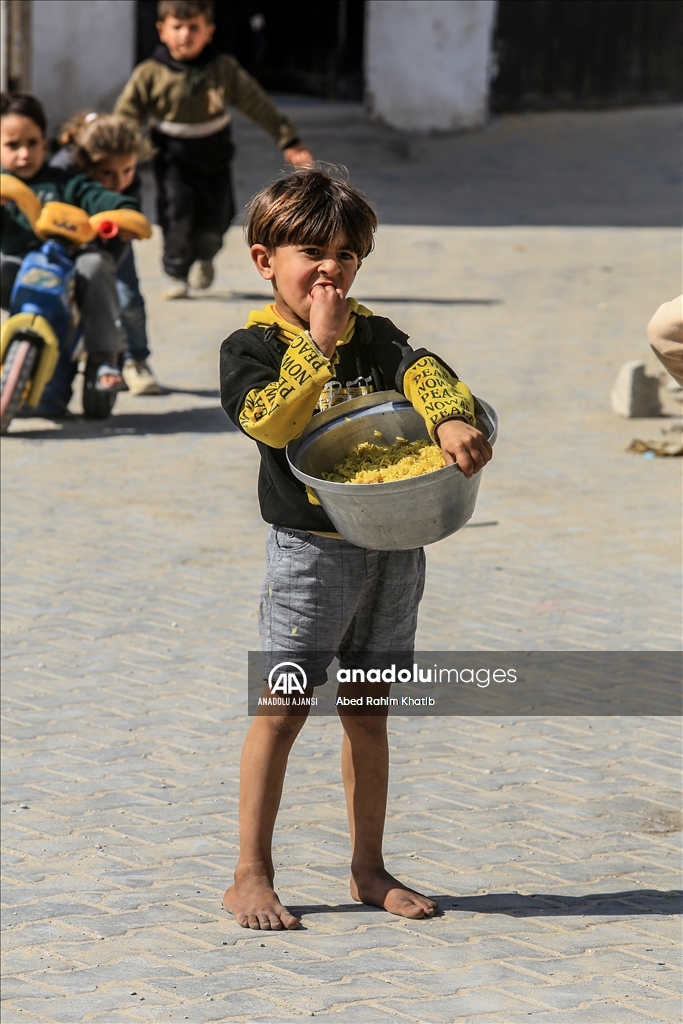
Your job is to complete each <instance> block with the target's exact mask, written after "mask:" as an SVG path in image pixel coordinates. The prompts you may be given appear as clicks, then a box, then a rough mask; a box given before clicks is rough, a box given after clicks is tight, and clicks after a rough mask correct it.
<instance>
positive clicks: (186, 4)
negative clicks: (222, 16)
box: [157, 0, 213, 25]
mask: <svg viewBox="0 0 683 1024" xmlns="http://www.w3.org/2000/svg"><path fill="white" fill-rule="evenodd" d="M200 14H202V15H203V16H204V20H205V21H206V22H207V24H209V25H213V4H212V3H211V2H210V0H160V2H159V3H158V4H157V21H166V19H167V18H177V19H178V20H179V21H185V20H187V19H188V18H196V17H198V16H199V15H200Z"/></svg>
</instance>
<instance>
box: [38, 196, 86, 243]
mask: <svg viewBox="0 0 683 1024" xmlns="http://www.w3.org/2000/svg"><path fill="white" fill-rule="evenodd" d="M33 230H34V231H35V233H36V234H37V235H38V238H41V239H42V240H43V241H45V240H46V239H48V238H52V237H54V236H55V235H58V236H59V237H60V238H66V239H68V240H69V241H70V242H72V243H73V244H74V245H85V244H86V243H87V242H92V240H93V238H95V236H96V231H95V229H94V228H93V226H92V224H91V223H90V218H89V217H88V215H87V213H86V212H85V210H81V208H80V207H79V206H71V204H70V203H45V206H44V207H43V209H42V210H41V213H40V217H39V218H38V220H37V221H36V222H35V224H34V226H33Z"/></svg>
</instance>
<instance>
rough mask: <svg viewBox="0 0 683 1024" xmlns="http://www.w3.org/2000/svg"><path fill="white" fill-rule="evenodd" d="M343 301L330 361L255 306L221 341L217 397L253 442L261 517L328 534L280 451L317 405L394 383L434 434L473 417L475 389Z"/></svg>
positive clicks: (295, 330)
mask: <svg viewBox="0 0 683 1024" xmlns="http://www.w3.org/2000/svg"><path fill="white" fill-rule="evenodd" d="M347 301H348V303H349V305H350V307H351V315H350V317H349V323H348V326H347V328H346V330H345V332H344V335H343V337H342V338H340V339H339V342H338V343H337V349H336V352H335V355H334V357H333V358H332V360H329V359H326V358H325V356H323V355H322V354H321V353H320V352H319V351H318V349H317V348H316V346H315V345H314V344H313V343H312V341H311V340H310V337H309V336H308V334H307V332H306V331H304V330H303V329H301V328H299V327H294V326H293V325H292V324H288V323H286V322H285V321H284V320H281V319H280V318H278V317H277V315H276V314H275V312H274V309H273V307H272V306H266V308H265V309H263V310H252V312H251V314H250V316H249V320H248V321H247V324H246V326H245V327H244V328H243V329H242V330H239V331H235V332H234V334H231V335H230V336H229V337H228V338H226V339H225V341H224V342H223V344H222V345H221V357H220V386H221V403H222V405H223V408H224V409H225V411H226V413H227V414H228V416H229V417H230V419H231V420H232V422H233V423H234V424H235V425H236V426H238V427H239V428H240V430H242V431H244V433H245V434H247V435H248V436H249V437H251V438H253V439H254V440H255V441H256V444H257V445H258V449H259V452H260V453H261V468H260V472H259V482H258V495H259V502H260V505H261V515H262V516H263V518H264V519H265V521H266V522H267V523H273V524H274V525H276V526H284V527H288V528H290V529H293V530H309V531H312V532H318V533H334V526H333V525H332V523H331V522H330V520H329V519H328V518H327V515H326V513H325V512H324V510H323V509H322V508H321V507H320V506H319V505H316V504H313V503H312V501H311V500H310V498H309V496H308V495H307V493H306V488H305V487H304V485H303V484H302V483H301V482H300V481H299V480H297V479H296V477H295V476H294V474H293V473H292V471H291V470H290V468H289V465H288V463H287V456H286V454H285V447H286V446H287V445H288V444H289V442H290V441H293V440H294V439H295V438H297V437H299V435H300V434H301V433H302V431H303V430H304V428H305V427H306V426H307V424H308V423H310V421H311V417H312V416H313V415H315V413H316V411H318V409H320V408H321V407H322V408H325V407H327V406H328V405H329V404H334V403H335V402H336V401H339V400H340V399H343V398H344V397H350V398H352V397H356V395H357V394H363V393H370V392H373V391H393V390H394V389H395V390H397V391H400V392H401V393H402V394H404V395H405V396H406V398H408V399H409V400H410V401H411V402H412V404H413V406H414V408H415V409H416V410H417V412H419V414H420V415H421V416H422V417H423V418H424V420H425V423H426V424H427V428H428V430H429V434H430V436H431V437H432V438H433V437H434V430H435V429H436V427H437V426H438V424H439V423H441V422H442V421H443V420H445V419H449V418H452V417H453V416H462V417H463V418H465V419H466V420H468V422H470V423H472V424H474V423H475V417H474V402H473V399H472V394H471V392H470V390H469V388H468V387H467V386H466V385H465V384H463V383H462V381H460V380H458V378H457V376H456V375H455V374H454V373H453V371H452V370H451V369H450V368H449V367H448V366H447V365H446V363H444V362H443V361H442V360H441V359H439V357H438V356H435V355H432V354H431V353H430V352H427V350H426V349H417V350H414V349H412V348H411V347H410V345H408V336H407V335H406V334H404V333H403V332H402V331H399V329H398V328H397V327H395V326H394V324H393V323H392V322H391V320H387V319H386V318H385V317H381V316H373V315H372V313H371V311H370V310H369V309H366V307H365V306H360V305H359V304H358V303H357V302H356V301H355V299H348V300H347ZM326 385H328V386H327V387H326ZM329 385H332V387H330V386H329ZM363 389H364V390H363Z"/></svg>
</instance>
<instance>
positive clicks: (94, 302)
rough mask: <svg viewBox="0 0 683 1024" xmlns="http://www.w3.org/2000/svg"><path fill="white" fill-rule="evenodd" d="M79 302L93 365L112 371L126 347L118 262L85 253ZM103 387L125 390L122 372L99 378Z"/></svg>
mask: <svg viewBox="0 0 683 1024" xmlns="http://www.w3.org/2000/svg"><path fill="white" fill-rule="evenodd" d="M76 301H77V302H78V308H79V310H80V314H81V330H82V331H83V342H84V345H85V348H86V351H87V353H88V362H89V363H90V364H91V365H100V364H104V363H106V364H108V365H109V366H111V368H112V371H113V370H115V369H116V368H117V367H118V362H119V357H120V356H121V355H122V354H123V351H124V349H125V347H126V344H125V338H124V334H123V330H122V328H121V322H120V312H121V309H120V305H119V296H118V292H117V291H116V277H115V267H114V262H113V260H112V259H111V257H110V256H109V255H108V254H107V253H102V252H88V251H86V252H83V253H80V254H79V255H78V256H77V257H76ZM98 380H99V383H100V385H101V386H103V387H105V388H111V389H112V390H119V389H124V390H125V384H124V382H123V377H122V376H121V373H120V372H118V371H117V372H111V373H106V374H105V375H104V376H103V377H99V378H98Z"/></svg>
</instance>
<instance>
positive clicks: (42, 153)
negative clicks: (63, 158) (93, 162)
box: [0, 93, 138, 412]
mask: <svg viewBox="0 0 683 1024" xmlns="http://www.w3.org/2000/svg"><path fill="white" fill-rule="evenodd" d="M46 127H47V122H46V118H45V112H44V110H43V108H42V106H41V104H40V103H39V102H38V100H37V99H35V97H33V96H28V95H23V94H15V95H10V94H9V93H3V94H2V101H1V107H0V153H1V159H2V171H3V173H7V174H12V175H14V176H15V177H16V178H19V179H20V180H21V181H23V182H24V183H25V184H26V185H28V186H29V188H31V189H32V190H33V191H34V192H35V193H36V194H37V195H38V196H39V197H40V199H41V200H42V202H43V203H47V202H51V201H57V202H63V203H70V204H71V205H72V206H78V207H81V208H82V209H83V210H85V211H86V213H88V214H90V215H92V214H95V213H103V212H105V211H106V210H118V209H132V210H137V209H138V204H137V202H136V201H135V200H134V199H131V198H129V197H127V196H122V195H117V194H116V193H115V192H110V191H108V190H107V189H105V188H103V187H102V186H101V185H100V184H99V183H98V182H96V181H93V180H92V178H89V177H88V176H87V175H86V174H74V173H71V172H69V171H64V170H60V169H59V168H56V167H50V165H49V164H48V163H47V161H46V156H47V138H46ZM0 218H1V219H0V227H1V232H2V233H1V238H0V250H1V252H2V257H1V261H0V284H1V295H0V303H1V305H2V308H3V309H8V308H9V299H10V295H11V292H12V287H13V285H14V280H15V278H16V276H17V274H18V272H19V268H20V267H21V264H22V261H23V258H24V256H25V255H26V254H27V253H28V252H30V251H31V250H33V249H38V248H39V247H40V245H41V244H42V243H41V241H40V239H39V238H38V237H37V236H36V235H35V234H34V233H33V230H32V228H31V226H30V224H29V222H28V221H27V220H26V218H25V217H24V215H23V214H22V213H21V212H20V210H19V209H18V208H17V207H16V206H15V205H14V204H13V203H11V202H3V205H2V211H1V214H0ZM114 274H115V263H114V260H113V259H112V258H111V256H110V255H109V254H107V253H105V252H102V251H100V250H98V249H96V248H94V247H90V246H88V247H84V248H83V249H82V250H81V251H80V252H79V253H78V255H77V257H76V301H77V302H78V307H79V310H80V315H81V328H82V331H83V341H84V345H85V348H86V351H87V353H88V368H89V372H91V373H92V374H93V375H94V378H95V386H96V388H97V390H99V391H110V392H116V391H126V390H127V386H126V384H125V382H124V379H123V376H122V373H121V367H120V365H119V364H120V362H121V357H122V355H123V351H124V349H125V340H124V335H123V331H122V330H121V325H120V320H119V313H120V309H119V298H118V293H117V291H116V280H115V276H114ZM58 411H61V412H63V411H64V410H63V409H60V410H58Z"/></svg>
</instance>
